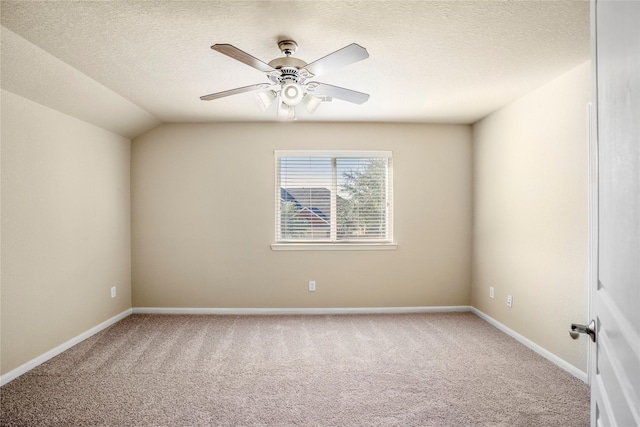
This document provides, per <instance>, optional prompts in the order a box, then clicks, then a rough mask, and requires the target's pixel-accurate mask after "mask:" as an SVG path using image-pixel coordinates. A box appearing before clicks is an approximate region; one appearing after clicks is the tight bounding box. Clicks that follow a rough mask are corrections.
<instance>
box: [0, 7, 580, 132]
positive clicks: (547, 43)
mask: <svg viewBox="0 0 640 427" xmlns="http://www.w3.org/2000/svg"><path fill="white" fill-rule="evenodd" d="M1 7H2V9H1V13H2V18H1V22H2V26H3V27H5V28H7V29H9V30H11V32H13V33H15V34H17V35H19V36H20V37H21V38H23V39H26V40H27V41H28V42H30V43H31V44H33V45H35V46H36V47H38V48H40V49H41V50H43V51H46V52H47V53H48V54H50V55H52V56H53V57H55V58H57V59H59V60H61V61H63V62H64V63H66V64H67V65H68V66H70V68H71V67H72V68H71V69H75V70H77V71H79V72H80V73H82V74H84V75H86V76H87V77H88V78H90V79H93V80H95V81H96V82H98V83H100V84H101V85H103V86H105V87H106V88H108V89H110V90H111V91H113V92H115V93H116V94H119V95H120V96H121V97H123V98H125V99H126V100H128V101H130V102H131V103H132V104H134V105H135V106H137V107H139V108H140V109H141V110H144V113H149V117H153V118H155V119H157V120H159V121H163V122H183V121H261V120H275V116H276V112H275V109H273V107H272V109H271V110H268V111H267V112H262V111H261V110H260V109H259V108H258V106H257V104H256V103H255V101H254V99H253V95H252V94H248V93H245V94H240V95H235V96H232V97H228V98H224V99H219V100H214V101H208V102H205V101H201V100H200V99H199V96H200V95H205V94H209V93H213V92H219V91H223V90H227V89H232V88H236V87H239V86H246V85H250V84H255V83H262V82H267V78H266V77H265V75H264V74H263V73H261V72H259V71H258V70H256V69H253V68H251V67H248V66H247V65H245V64H242V63H240V62H237V61H234V60H232V59H230V58H229V57H227V56H224V55H222V54H220V53H218V52H215V51H213V50H211V49H210V46H211V45H212V44H214V43H229V44H233V45H234V46H236V47H238V48H240V49H242V50H244V51H246V52H248V53H250V54H252V55H253V56H255V57H257V58H259V59H261V60H263V61H264V62H269V61H270V60H272V59H274V58H276V57H279V56H281V53H280V51H279V49H278V47H277V41H278V39H279V38H282V37H286V38H291V39H294V40H295V41H296V42H297V43H298V46H299V47H298V51H297V52H296V54H295V57H298V58H300V59H303V60H305V61H306V62H312V61H314V60H315V59H318V58H320V57H322V56H325V55H327V54H329V53H331V52H333V51H335V50H337V49H340V48H342V47H343V46H346V45H348V44H350V43H358V44H360V45H361V46H364V47H365V48H367V50H368V52H369V54H370V57H369V58H368V59H366V60H363V61H361V62H358V63H355V64H352V65H349V66H347V67H344V68H342V69H340V70H338V71H333V72H330V73H327V74H324V75H322V76H320V77H318V78H317V80H318V81H321V82H324V83H329V84H332V85H337V86H344V87H347V88H350V89H354V90H357V91H361V92H366V93H369V94H370V95H371V97H370V99H369V101H368V102H367V103H365V104H363V105H356V104H350V103H347V102H344V101H340V100H334V101H333V102H331V103H323V104H322V105H321V106H320V108H319V109H318V110H317V111H316V112H315V113H314V114H313V116H310V115H308V114H299V115H298V117H299V119H300V120H319V121H336V120H338V121H403V122H446V123H473V122H475V121H477V120H478V119H480V118H482V117H484V116H485V115H487V114H489V113H491V112H492V111H495V110H496V109H498V108H500V107H501V106H503V105H505V104H508V103H509V102H511V101H513V100H515V99H516V98H518V97H519V96H521V95H523V94H525V93H527V92H529V91H531V90H533V89H535V88H537V87H539V86H541V85H542V84H544V83H546V82H548V81H550V80H552V79H553V78H555V77H556V76H558V75H560V74H562V73H564V72H566V71H568V70H570V69H572V68H574V67H576V66H578V65H579V64H581V63H583V62H584V61H586V60H588V59H589V3H588V2H587V1H469V2H466V1H420V2H417V1H386V2H384V1H357V2H344V1H339V2H328V1H313V2H308V1H290V2H286V1H199V2H194V1H169V2H165V1H130V2H127V1H117V2H111V1H70V2H63V1H44V2H37V1H15V2H2V5H1ZM3 56H4V52H3ZM3 61H6V59H5V58H3ZM3 67H4V66H3ZM18 74H19V73H18ZM3 78H4V77H3ZM12 78H19V77H17V76H13V77H12ZM28 84H29V83H28V82H23V83H22V86H23V87H24V86H25V85H28ZM7 85H9V86H11V85H10V82H7ZM4 86H5V85H4V82H3V87H4ZM18 86H19V85H16V86H15V87H18ZM34 92H35V91H34ZM34 96H36V97H37V96H38V95H34ZM31 97H33V96H31ZM35 100H36V101H38V100H37V99H35ZM87 102H88V100H87ZM91 102H100V100H99V99H92V100H91ZM54 107H55V106H54ZM147 120H148V118H147Z"/></svg>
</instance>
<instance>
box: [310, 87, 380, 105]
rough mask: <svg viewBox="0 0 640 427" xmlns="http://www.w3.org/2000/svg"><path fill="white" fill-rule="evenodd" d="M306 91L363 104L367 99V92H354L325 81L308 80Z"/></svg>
mask: <svg viewBox="0 0 640 427" xmlns="http://www.w3.org/2000/svg"><path fill="white" fill-rule="evenodd" d="M307 91H308V92H309V93H311V94H313V95H327V96H331V97H333V98H338V99H342V100H343V101H347V102H353V103H354V104H364V103H365V102H367V100H368V99H369V94H368V93H362V92H356V91H355V90H351V89H345V88H343V87H339V86H332V85H328V84H326V83H319V82H310V83H308V84H307Z"/></svg>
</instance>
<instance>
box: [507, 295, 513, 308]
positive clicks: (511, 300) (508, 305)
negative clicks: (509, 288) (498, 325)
mask: <svg viewBox="0 0 640 427" xmlns="http://www.w3.org/2000/svg"><path fill="white" fill-rule="evenodd" d="M511 306H513V297H512V296H511V295H507V307H511Z"/></svg>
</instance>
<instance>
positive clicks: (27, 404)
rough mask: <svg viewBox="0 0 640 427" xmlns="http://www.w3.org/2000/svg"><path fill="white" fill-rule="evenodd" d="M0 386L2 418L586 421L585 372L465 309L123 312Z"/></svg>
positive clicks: (59, 421) (283, 422) (171, 422)
mask: <svg viewBox="0 0 640 427" xmlns="http://www.w3.org/2000/svg"><path fill="white" fill-rule="evenodd" d="M0 392H1V410H2V413H1V418H0V423H1V424H2V425H20V426H40V425H52V426H63V425H69V426H82V425H112V426H132V425H135V426H191V425H215V426H563V427H569V426H588V425H589V388H588V386H587V385H586V384H584V383H583V382H581V381H580V380H578V379H576V378H574V377H572V376H571V375H569V374H568V373H566V372H564V371H563V370H561V369H560V368H558V367H556V366H555V365H554V364H552V363H550V362H548V361H547V360H545V359H543V358H542V357H540V356H539V355H537V354H536V353H534V352H533V351H531V350H529V349H528V348H526V347H524V346H522V345H521V344H519V343H518V342H517V341H515V340H513V339H512V338H510V337H508V336H507V335H505V334H503V333H502V332H500V331H498V330H497V329H495V328H494V327H493V326H491V325H489V324H488V323H486V322H485V321H484V320H482V319H480V318H478V317H477V316H475V315H473V314H471V313H447V314H400V315H332V316H204V315H202V316H199V315H192V316H191V315H190V316H186V315H132V316H129V317H127V318H126V319H124V320H122V321H120V322H119V323H117V324H115V325H113V326H112V327H110V328H108V329H107V330H105V331H102V332H101V333H99V334H96V335H94V336H93V337H91V338H89V339H87V340H86V341H83V342H82V343H80V344H78V345H77V346H75V347H73V348H72V349H70V350H68V351H66V352H64V353H63V354H61V355H59V356H57V357H55V358H54V359H51V360H50V361H48V362H46V363H44V364H43V365H41V366H39V367H37V368H35V369H33V370H32V371H30V372H29V373H27V374H25V375H23V376H21V377H19V378H17V379H15V380H14V381H12V382H11V383H9V384H7V385H5V386H4V387H2V389H1V390H0Z"/></svg>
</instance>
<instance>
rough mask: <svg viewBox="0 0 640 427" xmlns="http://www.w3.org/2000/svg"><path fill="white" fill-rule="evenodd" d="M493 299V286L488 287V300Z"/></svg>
mask: <svg viewBox="0 0 640 427" xmlns="http://www.w3.org/2000/svg"><path fill="white" fill-rule="evenodd" d="M494 297H495V293H494V291H493V286H489V298H494Z"/></svg>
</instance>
